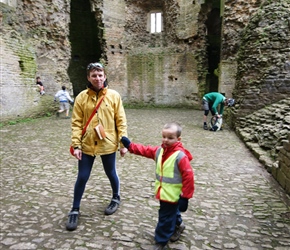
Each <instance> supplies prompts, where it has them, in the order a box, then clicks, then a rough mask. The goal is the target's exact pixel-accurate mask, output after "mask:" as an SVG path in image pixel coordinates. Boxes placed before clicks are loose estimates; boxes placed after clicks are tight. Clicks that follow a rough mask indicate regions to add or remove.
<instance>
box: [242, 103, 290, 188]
mask: <svg viewBox="0 0 290 250" xmlns="http://www.w3.org/2000/svg"><path fill="white" fill-rule="evenodd" d="M238 123H239V126H238V127H237V128H236V132H237V134H238V136H240V138H241V139H242V140H243V141H244V142H245V144H246V145H247V146H248V148H249V149H251V151H252V152H253V154H254V155H255V156H256V157H257V158H258V159H259V161H260V162H261V163H262V164H263V165H264V166H265V167H266V169H267V171H268V172H270V173H272V174H273V176H274V177H275V178H276V180H277V181H278V182H279V183H280V184H281V186H282V187H283V188H284V189H286V191H287V192H288V193H290V160H289V159H290V147H289V145H290V144H289V137H290V98H287V99H284V100H282V101H279V102H277V103H275V104H272V105H269V106H267V107H265V108H263V109H260V110H257V111H255V112H253V113H252V114H250V115H247V116H245V117H241V118H239V119H238Z"/></svg>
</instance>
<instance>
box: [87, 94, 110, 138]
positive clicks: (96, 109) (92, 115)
mask: <svg viewBox="0 0 290 250" xmlns="http://www.w3.org/2000/svg"><path fill="white" fill-rule="evenodd" d="M105 95H106V94H105ZM105 95H104V96H103V97H102V99H101V100H100V101H99V103H98V104H97V106H96V108H95V109H94V111H93V113H92V114H91V116H90V118H89V120H88V121H87V123H86V126H85V127H84V128H83V131H82V135H84V134H85V132H86V130H87V127H88V125H89V123H90V121H91V120H92V118H93V117H94V115H95V113H96V112H97V111H98V109H99V107H100V105H101V103H102V101H103V100H104V98H105Z"/></svg>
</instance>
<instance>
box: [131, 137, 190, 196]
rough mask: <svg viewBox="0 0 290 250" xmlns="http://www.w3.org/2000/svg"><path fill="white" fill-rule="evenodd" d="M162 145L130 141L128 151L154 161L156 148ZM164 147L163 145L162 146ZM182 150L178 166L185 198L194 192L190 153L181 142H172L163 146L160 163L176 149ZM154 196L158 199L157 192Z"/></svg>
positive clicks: (182, 194) (182, 193)
mask: <svg viewBox="0 0 290 250" xmlns="http://www.w3.org/2000/svg"><path fill="white" fill-rule="evenodd" d="M160 147H163V145H161V146H145V145H142V144H137V143H133V142H131V143H130V147H129V152H130V153H133V154H136V155H141V156H144V157H147V158H150V159H153V160H154V161H155V162H156V161H157V159H156V151H157V149H158V148H160ZM163 148H164V147H163ZM178 150H180V151H182V152H184V153H185V155H184V157H183V158H182V159H181V160H180V162H179V164H178V168H179V171H180V174H181V176H182V190H181V196H182V197H184V198H187V199H190V198H192V195H193V192H194V173H193V169H192V167H191V165H190V161H191V160H192V159H193V157H192V155H191V154H190V152H189V151H188V150H186V149H185V148H184V147H183V145H182V143H181V142H179V141H178V142H176V143H174V144H173V145H172V146H171V147H166V148H164V153H163V155H162V164H163V163H164V161H165V160H166V159H167V158H168V157H169V156H170V155H172V154H173V153H174V152H176V151H178ZM156 198H157V199H159V198H160V197H159V192H158V193H157V194H156Z"/></svg>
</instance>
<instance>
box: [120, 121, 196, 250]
mask: <svg viewBox="0 0 290 250" xmlns="http://www.w3.org/2000/svg"><path fill="white" fill-rule="evenodd" d="M181 130H182V129H181V126H180V125H179V124H178V123H176V122H172V123H167V124H165V125H164V127H163V129H162V144H161V146H144V145H142V144H137V143H133V142H131V141H130V140H129V139H128V138H127V137H122V139H121V142H122V143H123V145H124V146H125V147H126V148H128V150H129V152H130V153H133V154H136V155H141V156H144V157H147V158H150V159H153V160H154V161H155V162H156V173H155V174H156V180H155V196H156V198H157V199H158V200H159V202H160V208H159V216H158V223H157V226H156V229H155V237H154V238H155V242H156V244H155V246H154V248H153V249H154V250H159V249H160V250H161V249H167V243H168V242H169V241H173V242H174V241H177V240H178V239H179V238H180V235H181V233H182V232H183V231H184V229H185V225H184V223H183V221H182V218H181V214H180V212H185V211H186V210H187V207H188V200H189V199H190V198H192V196H193V192H194V173H193V169H192V167H191V165H190V161H191V160H192V159H193V157H192V155H191V154H190V152H189V151H188V150H186V149H185V148H184V147H183V145H182V143H181V141H180V140H181Z"/></svg>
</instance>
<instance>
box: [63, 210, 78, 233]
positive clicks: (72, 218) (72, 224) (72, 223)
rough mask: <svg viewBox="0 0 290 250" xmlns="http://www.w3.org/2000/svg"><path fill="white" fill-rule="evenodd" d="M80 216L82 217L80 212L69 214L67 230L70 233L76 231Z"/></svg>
mask: <svg viewBox="0 0 290 250" xmlns="http://www.w3.org/2000/svg"><path fill="white" fill-rule="evenodd" d="M79 215H80V212H79V211H71V212H70V213H69V214H68V221H67V223H66V229H67V230H68V231H73V230H75V229H76V228H77V226H78V220H79Z"/></svg>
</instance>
